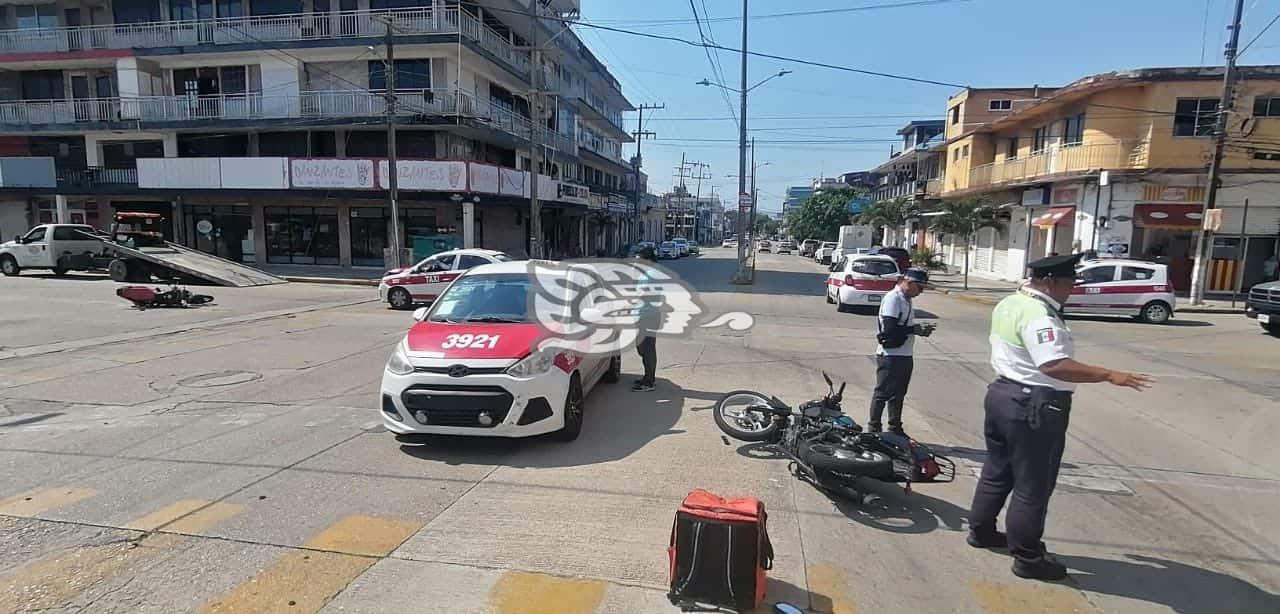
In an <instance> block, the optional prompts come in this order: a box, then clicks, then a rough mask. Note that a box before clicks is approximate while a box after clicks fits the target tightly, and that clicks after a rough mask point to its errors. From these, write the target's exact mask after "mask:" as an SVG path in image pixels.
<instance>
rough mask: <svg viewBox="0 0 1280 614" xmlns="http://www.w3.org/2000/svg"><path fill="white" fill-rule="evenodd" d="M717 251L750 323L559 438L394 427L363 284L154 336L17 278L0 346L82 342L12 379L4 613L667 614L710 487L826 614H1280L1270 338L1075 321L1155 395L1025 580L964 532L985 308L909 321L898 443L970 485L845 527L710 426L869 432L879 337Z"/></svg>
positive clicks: (5, 379)
mask: <svg viewBox="0 0 1280 614" xmlns="http://www.w3.org/2000/svg"><path fill="white" fill-rule="evenodd" d="M707 251H708V253H707V254H706V255H704V256H702V257H701V258H698V259H686V260H681V261H677V262H674V263H664V264H670V266H671V267H672V268H674V269H676V270H677V271H678V272H680V273H681V274H682V275H683V276H684V277H685V278H686V279H688V280H690V281H691V282H693V283H694V284H695V285H696V286H697V287H698V288H700V289H701V290H702V291H703V295H702V297H703V299H704V300H705V302H706V303H707V304H708V306H709V307H710V308H711V309H712V310H715V311H729V310H743V311H747V312H749V313H751V314H753V316H754V317H755V319H756V326H755V327H754V328H753V329H752V330H751V331H749V332H747V333H737V332H732V331H721V330H703V331H699V333H698V334H696V335H695V336H694V337H693V338H691V339H688V340H682V341H664V342H663V343H661V344H660V346H659V385H658V389H657V390H656V391H655V392H653V393H632V392H630V391H629V390H626V389H625V388H623V387H621V386H607V385H604V386H602V387H600V388H597V389H596V390H595V391H593V392H592V393H591V395H590V396H589V397H588V399H587V411H588V414H587V423H586V426H585V427H584V432H583V436H582V437H581V438H580V439H579V440H578V441H576V442H574V443H571V444H558V443H554V442H549V441H542V440H537V441H492V440H471V439H430V440H428V441H425V442H416V441H415V442H401V441H397V440H396V439H395V438H393V437H392V436H391V435H389V434H388V433H385V432H382V430H381V427H380V426H379V424H378V412H377V410H376V407H375V404H374V401H375V399H376V396H375V395H376V390H377V382H378V380H379V378H380V373H381V369H382V364H383V361H385V359H386V356H387V354H388V353H389V349H390V347H391V345H392V344H393V343H394V342H395V341H396V340H397V339H398V338H399V336H400V335H402V334H403V332H404V330H405V329H406V328H407V327H408V325H409V319H408V315H407V314H405V313H403V312H392V311H388V310H386V309H385V308H384V307H383V306H382V305H379V304H377V303H357V302H356V301H360V300H364V298H366V297H372V295H371V294H370V292H371V290H370V289H367V288H338V287H320V286H310V285H302V284H290V285H289V286H281V287H278V288H282V289H283V288H287V289H288V290H287V291H286V290H277V292H281V294H272V293H267V292H257V291H260V290H268V289H214V290H215V292H213V293H214V294H215V296H217V297H218V299H219V303H220V305H222V306H223V308H224V309H226V311H222V312H215V311H212V310H210V311H205V310H189V311H186V312H167V311H161V310H152V311H147V312H142V313H138V312H134V311H131V310H129V309H128V308H127V305H126V304H125V303H124V302H123V301H120V300H119V299H117V298H116V297H114V295H112V294H111V293H110V291H109V288H106V289H103V290H98V289H97V287H96V286H98V285H100V282H77V281H74V280H70V283H64V282H67V281H69V280H52V279H50V280H40V279H27V278H18V279H5V280H0V284H3V290H4V291H3V292H2V293H0V297H3V298H0V301H3V303H0V308H3V309H4V310H5V311H4V313H5V314H6V317H7V316H8V315H9V314H11V313H14V314H18V315H17V317H18V318H20V319H21V324H17V325H9V323H8V322H5V323H4V324H0V346H4V347H5V348H17V349H22V350H25V351H28V352H33V350H32V348H39V347H40V346H41V344H42V343H61V344H64V346H65V348H64V349H62V350H61V351H58V352H54V353H38V352H33V353H31V354H30V355H16V356H13V357H10V358H0V467H2V468H3V471H0V612H9V611H31V610H36V609H51V610H60V611H85V612H180V611H205V612H241V611H288V612H315V611H324V612H353V611H354V612H386V611H403V610H416V611H450V612H497V613H508V612H520V613H523V612H556V613H575V612H668V611H674V610H673V609H672V608H671V607H670V605H669V604H667V603H666V599H665V596H664V582H665V573H666V571H665V568H666V567H665V566H666V562H665V561H666V558H665V556H666V555H665V547H666V543H667V534H668V532H669V531H670V522H671V516H672V514H673V512H674V510H675V507H676V506H677V505H678V503H679V501H680V499H681V498H682V497H683V495H684V494H685V493H686V492H687V491H688V490H690V489H691V488H695V487H701V488H708V489H711V490H713V491H717V492H721V493H723V494H726V495H746V494H751V495H754V496H758V497H760V498H761V499H763V500H764V501H765V502H766V504H767V505H768V507H769V511H770V534H771V536H772V538H773V542H774V546H775V549H776V550H777V552H778V560H777V562H776V564H775V570H774V572H772V574H771V585H770V598H771V600H773V599H788V600H791V601H794V602H796V603H797V604H799V605H801V606H803V607H805V608H807V609H808V610H809V611H814V612H855V611H861V612H869V611H887V612H896V611H905V610H908V609H910V610H913V611H929V612H933V611H939V612H941V611H946V612H998V613H1005V612H1027V611H1044V612H1168V611H1175V612H1275V611H1280V598H1278V597H1277V594H1278V593H1280V572H1277V569H1278V565H1280V559H1278V558H1277V556H1276V554H1275V553H1276V552H1280V536H1278V535H1277V533H1276V532H1275V531H1274V530H1272V529H1271V528H1270V527H1271V526H1273V525H1274V523H1275V522H1276V520H1277V511H1276V510H1278V509H1280V505H1278V504H1280V471H1277V470H1276V469H1275V467H1276V466H1277V464H1278V463H1277V461H1280V451H1278V449H1277V448H1276V446H1274V445H1273V443H1272V441H1271V437H1270V435H1269V434H1270V433H1274V432H1276V431H1277V427H1280V413H1277V411H1276V409H1277V399H1278V398H1280V372H1278V371H1280V365H1278V364H1276V363H1275V361H1274V360H1273V357H1274V355H1275V354H1274V352H1275V348H1276V345H1275V341H1276V340H1275V339H1272V338H1270V337H1267V336H1265V335H1264V334H1261V331H1259V330H1258V328H1257V326H1256V325H1255V324H1254V323H1253V322H1252V321H1248V320H1245V319H1244V318H1241V317H1239V316H1224V315H1214V314H1207V315H1196V316H1195V317H1194V318H1192V317H1182V318H1178V319H1177V320H1175V321H1174V323H1173V324H1171V325H1168V326H1163V327H1152V326H1146V325H1141V324H1136V323H1133V322H1130V321H1127V320H1104V319H1077V320H1073V321H1072V323H1071V324H1072V328H1073V330H1074V331H1075V333H1076V335H1077V345H1078V347H1079V352H1080V358H1081V359H1083V360H1086V361H1094V362H1100V363H1102V364H1107V365H1110V366H1115V367H1118V368H1128V369H1137V370H1142V371H1146V372H1150V373H1153V374H1154V375H1155V376H1156V377H1157V387H1156V388H1154V389H1152V390H1150V391H1148V392H1146V393H1141V394H1139V393H1133V392H1128V391H1122V390H1119V389H1115V388H1111V387H1105V386H1101V385H1099V386H1087V387H1083V388H1082V391H1081V393H1080V398H1079V400H1078V403H1077V407H1078V409H1077V410H1076V412H1075V414H1076V415H1075V416H1073V424H1072V432H1071V440H1070V442H1069V444H1068V450H1067V454H1066V462H1065V464H1064V468H1063V475H1062V479H1061V480H1060V487H1059V490H1058V493H1057V494H1056V495H1055V499H1054V501H1053V506H1052V510H1051V512H1050V517H1049V532H1048V535H1047V536H1046V541H1048V543H1049V545H1050V547H1051V548H1052V549H1054V550H1055V551H1057V552H1059V553H1061V555H1062V559H1063V560H1064V562H1066V563H1068V564H1069V565H1070V566H1071V567H1072V568H1073V569H1074V570H1075V572H1074V573H1073V576H1072V580H1070V581H1068V582H1064V583H1060V584H1041V583H1033V582H1026V581H1022V580H1019V579H1017V578H1015V577H1013V576H1012V575H1010V574H1009V572H1008V565H1009V560H1008V558H1007V557H1006V556H1003V555H1000V554H998V553H993V552H982V551H975V550H972V549H970V548H969V547H968V546H966V545H965V544H964V541H963V536H964V533H963V531H964V528H965V515H966V513H967V512H966V510H967V509H968V504H969V500H968V499H969V496H970V495H971V493H972V489H973V479H972V470H973V469H974V468H975V467H976V466H978V465H979V464H980V462H981V458H982V451H981V447H982V446H981V420H982V418H981V409H980V407H981V396H982V392H983V389H984V387H985V383H986V381H987V380H988V379H989V368H988V367H987V366H986V360H987V349H986V335H987V330H986V326H987V319H988V318H989V307H987V306H985V305H978V304H973V303H966V302H961V301H957V300H954V299H953V298H952V297H948V296H944V295H940V294H933V295H926V296H925V297H922V298H921V299H920V300H919V304H918V307H919V308H920V309H921V311H922V315H924V316H926V317H936V318H937V321H938V322H939V325H940V328H939V330H938V332H937V333H935V334H934V336H933V337H930V338H929V339H928V340H926V342H925V343H922V344H920V346H919V347H918V353H919V357H918V362H917V368H916V375H915V381H914V382H913V385H912V390H911V392H910V394H909V397H908V417H907V419H908V429H909V430H910V431H911V432H912V434H913V435H914V436H915V437H916V438H917V439H919V440H921V441H926V442H928V443H930V444H934V445H938V446H939V447H944V448H945V451H946V452H947V453H949V454H950V455H952V456H953V457H955V458H956V459H957V460H958V461H959V463H960V464H961V471H960V472H959V473H960V476H959V478H958V479H957V481H956V483H954V484H948V485H936V486H922V487H920V488H918V489H917V490H916V492H915V493H914V494H911V495H904V494H903V493H902V492H901V490H900V489H897V488H892V487H879V488H877V491H878V492H879V493H880V494H881V498H880V499H879V500H878V501H876V502H874V503H873V504H871V505H869V506H867V507H864V508H857V507H853V506H850V505H848V504H846V503H843V502H837V501H832V500H830V499H828V498H827V497H825V496H824V495H822V494H821V493H819V492H817V491H815V490H813V489H812V488H811V487H809V486H808V485H806V484H803V483H800V482H798V481H796V480H794V479H793V478H791V477H790V475H789V474H788V473H787V470H786V463H785V462H784V461H781V460H777V459H771V458H762V457H761V456H762V455H761V454H760V452H759V450H756V449H755V448H753V447H752V446H743V445H739V444H737V443H736V442H732V441H728V442H727V443H726V440H725V439H723V438H722V437H721V436H720V433H719V431H718V429H716V427H715V425H714V423H713V421H712V419H711V416H710V413H709V411H708V410H709V408H710V406H711V405H712V404H713V403H714V401H715V399H716V398H718V396H719V395H721V394H723V393H724V392H725V391H728V390H731V389H736V388H750V389H757V390H763V391H766V392H768V393H771V394H776V395H778V396H779V397H781V398H783V399H786V400H788V401H800V400H804V399H807V398H812V397H814V396H817V395H819V394H821V392H822V379H821V375H820V373H819V371H820V370H826V371H827V372H828V373H830V374H831V375H832V377H833V378H836V379H838V380H847V381H848V382H849V389H848V391H847V392H846V403H845V407H846V410H847V411H849V413H850V414H851V415H852V416H854V417H855V418H856V419H858V420H862V419H863V417H864V416H863V413H864V412H865V409H864V408H865V405H866V403H867V401H868V397H869V392H870V386H871V384H872V381H873V371H872V359H871V357H870V353H871V352H872V351H873V349H874V340H873V337H874V334H873V332H872V331H873V330H874V328H875V325H874V321H873V319H872V318H871V317H869V316H868V315H866V314H843V313H836V311H835V309H834V308H833V307H832V306H830V305H827V304H826V303H825V302H824V301H823V299H822V280H823V278H824V276H825V272H824V271H823V270H822V269H821V268H819V267H817V266H816V265H813V264H812V263H810V262H807V261H805V260H803V259H801V258H798V257H792V256H778V255H768V254H765V255H761V256H760V257H759V260H758V263H757V265H758V271H757V277H756V283H755V284H754V285H752V286H747V287H740V286H732V285H731V284H729V278H730V276H731V273H732V264H733V263H732V260H731V259H730V254H729V253H728V250H718V249H713V250H707ZM106 283H107V284H110V282H106ZM73 284H74V285H73ZM295 293H296V294H295ZM99 294H103V295H105V296H106V297H107V298H108V299H109V300H102V299H101V298H100V297H98V298H94V297H97V296H98V295H99ZM41 297H51V298H50V300H46V301H43V302H42V303H41V308H40V309H34V308H32V307H31V304H32V302H33V301H34V300H38V299H40V298H41ZM89 300H93V301H97V302H95V303H93V309H91V310H86V311H80V310H79V308H80V306H81V305H83V304H84V303H85V301H89ZM353 303H354V304H353ZM265 311H272V312H275V311H279V312H280V313H279V314H277V315H273V316H271V317H267V318H259V319H254V318H250V317H247V316H250V315H252V314H253V313H255V312H257V313H262V312H265ZM925 312H927V313H925ZM82 314H83V315H82ZM90 316H92V317H97V318H101V319H99V320H95V319H92V317H90ZM153 316H155V317H153ZM64 324H65V327H64V326H63V325H64ZM176 326H182V327H185V328H186V329H187V330H186V332H182V333H176V332H175V333H173V334H146V333H147V332H148V331H163V330H167V329H168V328H167V327H176ZM104 329H105V330H104ZM46 330H53V331H54V333H52V334H46V332H45V331H46ZM117 333H129V334H133V335H136V336H133V337H127V338H119V337H117V336H113V335H115V334H117ZM638 366H639V365H638V360H635V357H634V356H631V355H629V356H627V357H625V359H624V369H625V370H626V371H628V372H629V373H635V372H636V370H637V369H638ZM629 380H630V377H627V378H624V381H629Z"/></svg>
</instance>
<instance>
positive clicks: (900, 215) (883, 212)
mask: <svg viewBox="0 0 1280 614" xmlns="http://www.w3.org/2000/svg"><path fill="white" fill-rule="evenodd" d="M918 215H920V207H919V206H918V205H916V203H915V201H913V200H909V199H907V198H902V197H899V198H895V199H893V200H882V201H880V202H877V203H872V204H871V205H870V206H868V207H867V208H866V210H864V211H863V212H862V213H861V214H859V215H858V223H860V224H866V225H868V226H874V227H876V228H893V229H897V228H900V227H902V226H905V225H906V223H907V220H909V219H911V218H914V217H916V216H918Z"/></svg>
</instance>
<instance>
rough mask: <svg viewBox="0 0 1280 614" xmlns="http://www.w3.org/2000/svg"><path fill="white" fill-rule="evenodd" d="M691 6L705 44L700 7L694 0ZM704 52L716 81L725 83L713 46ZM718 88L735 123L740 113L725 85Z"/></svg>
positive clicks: (705, 37)
mask: <svg viewBox="0 0 1280 614" xmlns="http://www.w3.org/2000/svg"><path fill="white" fill-rule="evenodd" d="M702 6H703V10H706V4H705V3H704V4H703V5H702ZM689 8H690V9H693V22H694V24H696V25H697V26H698V38H699V39H700V40H701V41H702V43H703V45H706V44H707V35H706V33H704V32H703V31H702V22H701V21H700V20H699V19H698V7H697V6H695V5H694V0H689ZM707 28H708V29H710V28H711V24H707ZM711 43H712V44H714V43H715V40H714V39H712V41H711ZM702 52H703V53H704V54H705V55H706V56H707V63H709V64H711V75H712V76H714V77H715V79H716V83H724V73H723V72H722V68H721V66H720V64H719V62H717V61H716V59H715V58H713V57H712V56H711V47H709V46H704V47H703V48H702ZM719 55H720V52H719V51H717V52H716V56H719ZM716 89H718V90H720V99H721V100H723V101H724V104H725V106H726V107H728V108H729V115H731V116H733V118H734V120H733V121H734V123H737V122H738V119H737V117H738V114H737V112H735V111H734V109H733V101H731V100H729V92H728V91H726V90H725V89H724V88H723V87H720V88H716Z"/></svg>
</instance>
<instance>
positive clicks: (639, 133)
mask: <svg viewBox="0 0 1280 614" xmlns="http://www.w3.org/2000/svg"><path fill="white" fill-rule="evenodd" d="M665 108H667V105H665V104H641V105H640V107H639V108H638V109H637V110H639V111H640V117H639V119H638V120H637V121H636V130H635V132H632V133H631V136H633V137H635V139H636V157H635V159H633V160H632V161H631V166H632V168H634V169H635V174H636V176H635V177H636V185H635V192H636V195H635V202H634V203H633V205H632V207H633V208H632V216H633V220H634V223H635V227H636V229H637V231H636V233H635V234H636V238H637V239H639V238H641V237H640V235H642V234H644V233H643V229H644V226H643V225H642V224H641V222H640V196H641V195H642V193H643V192H642V190H641V188H640V167H641V166H642V165H643V159H642V158H641V157H640V141H643V140H644V139H646V138H654V137H656V136H658V133H656V132H652V131H649V130H645V129H644V112H645V111H646V110H651V109H654V110H656V109H665ZM663 221H664V222H665V221H666V220H663Z"/></svg>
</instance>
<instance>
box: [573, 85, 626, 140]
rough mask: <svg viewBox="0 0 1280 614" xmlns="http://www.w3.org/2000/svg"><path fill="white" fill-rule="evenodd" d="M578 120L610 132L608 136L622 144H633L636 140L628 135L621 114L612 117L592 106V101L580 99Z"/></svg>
mask: <svg viewBox="0 0 1280 614" xmlns="http://www.w3.org/2000/svg"><path fill="white" fill-rule="evenodd" d="M578 109H579V113H578V119H580V120H582V121H583V122H586V123H587V124H589V125H591V126H592V127H593V128H596V129H599V130H602V131H605V132H608V133H609V134H608V136H611V137H613V138H615V139H618V141H619V142H621V143H632V142H634V141H635V140H634V139H633V138H631V135H630V134H628V133H627V130H626V128H623V126H622V115H621V114H620V113H619V114H617V116H616V117H610V116H608V115H606V114H605V113H604V112H603V111H601V110H600V109H599V108H597V107H596V105H594V104H592V103H591V101H590V100H588V99H586V98H584V97H581V96H580V97H578Z"/></svg>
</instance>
